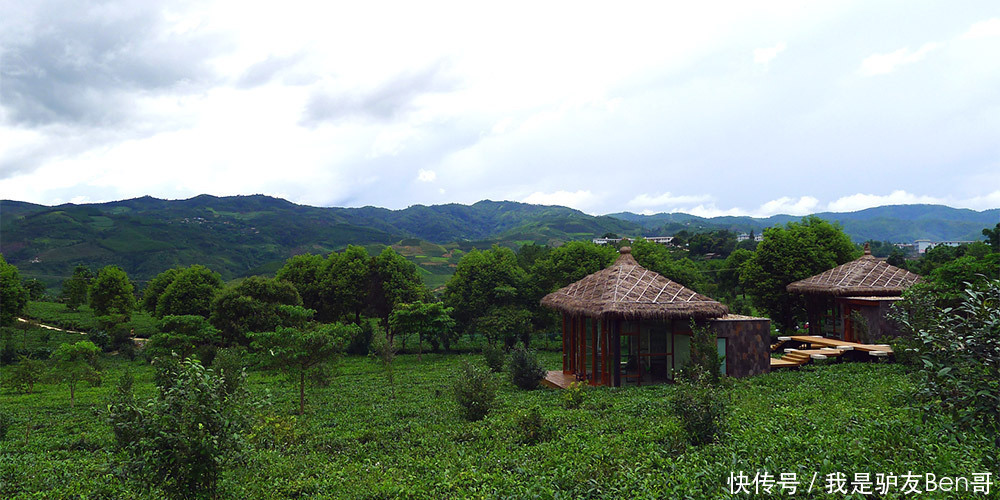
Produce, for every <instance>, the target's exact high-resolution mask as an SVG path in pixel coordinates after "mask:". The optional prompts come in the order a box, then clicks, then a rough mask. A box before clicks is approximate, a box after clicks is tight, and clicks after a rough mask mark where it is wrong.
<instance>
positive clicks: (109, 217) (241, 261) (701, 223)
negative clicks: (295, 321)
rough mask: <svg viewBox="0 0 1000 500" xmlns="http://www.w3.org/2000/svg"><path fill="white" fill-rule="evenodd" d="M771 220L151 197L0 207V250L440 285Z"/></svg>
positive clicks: (34, 272)
mask: <svg viewBox="0 0 1000 500" xmlns="http://www.w3.org/2000/svg"><path fill="white" fill-rule="evenodd" d="M816 215H818V216H820V217H822V218H824V219H827V220H831V221H836V222H839V223H840V224H841V225H842V226H843V228H844V230H845V232H846V233H847V234H848V235H850V236H851V238H852V239H853V240H854V241H856V242H861V241H866V240H869V239H873V240H878V241H885V240H887V241H893V242H898V241H905V242H912V241H913V240H915V239H919V238H926V239H930V240H934V241H942V240H978V239H981V238H982V236H981V231H982V229H983V228H985V227H992V226H993V225H995V224H996V223H997V222H998V221H1000V209H994V210H987V211H983V212H976V211H973V210H965V209H954V208H950V207H946V206H940V205H899V206H886V207H877V208H870V209H867V210H861V211H858V212H851V213H822V214H816ZM799 219H800V217H793V216H788V215H777V216H774V217H768V218H764V219H755V218H751V217H715V218H703V217H697V216H693V215H688V214H681V213H673V214H655V215H638V214H632V213H628V212H625V213H617V214H610V215H605V216H592V215H588V214H585V213H583V212H580V211H578V210H574V209H571V208H566V207H559V206H543V205H531V204H526V203H518V202H510V201H499V202H498V201H488V200H487V201H480V202H478V203H475V204H472V205H461V204H447V205H432V206H424V205H415V206H412V207H409V208H406V209H402V210H389V209H385V208H377V207H361V208H337V207H334V208H319V207H311V206H305V205H297V204H295V203H292V202H289V201H287V200H283V199H279V198H273V197H269V196H264V195H252V196H229V197H215V196H210V195H200V196H196V197H194V198H190V199H186V200H162V199H157V198H152V197H149V196H146V197H142V198H135V199H130V200H122V201H114V202H108V203H95V204H81V205H75V204H63V205H58V206H45V205H36V204H32V203H26V202H19V201H8V200H3V201H0V252H2V253H3V255H4V257H5V258H6V259H7V260H8V261H9V262H10V263H12V264H14V265H16V266H18V267H19V268H20V269H21V272H22V274H23V275H25V276H28V277H34V278H37V279H39V280H41V281H42V282H43V283H45V284H46V285H47V286H49V287H57V286H58V284H59V283H61V282H62V280H63V279H65V277H67V276H69V275H70V274H71V273H72V269H73V267H74V266H76V265H77V264H85V265H88V266H90V267H91V268H93V269H96V268H99V267H102V266H104V265H108V264H116V265H119V266H121V267H122V268H124V269H125V270H126V271H127V272H128V273H129V276H131V277H132V278H133V279H135V280H136V281H138V282H140V286H141V284H142V282H144V281H146V280H149V279H150V278H152V277H153V276H155V275H156V274H157V273H159V272H162V271H163V270H165V269H168V268H171V267H176V266H182V265H190V264H203V265H205V266H208V267H209V268H211V269H213V270H215V271H217V272H219V273H220V274H222V276H223V278H225V279H227V280H228V279H234V278H238V277H241V276H248V275H253V274H266V273H273V272H274V271H275V270H277V269H278V268H279V267H280V266H281V265H282V264H283V263H284V261H285V260H286V259H287V258H288V257H290V256H292V255H296V254H300V253H307V252H308V253H319V254H326V253H329V252H331V251H336V250H339V249H342V248H344V247H346V246H347V245H348V244H357V245H362V246H365V247H366V248H368V250H369V252H372V253H374V252H378V251H380V250H381V248H384V247H385V246H387V245H388V246H392V247H393V248H395V249H396V250H397V251H399V252H400V253H402V254H403V255H404V256H406V257H407V258H408V259H410V260H411V261H413V262H414V263H415V264H417V266H418V267H419V269H420V271H421V273H422V274H423V275H424V278H425V281H427V282H428V284H430V285H431V286H440V285H441V284H443V283H444V281H445V280H446V279H447V277H448V276H450V275H451V274H452V270H453V268H454V265H455V264H456V263H457V261H458V259H460V258H461V256H462V255H463V254H464V252H467V251H469V250H470V249H472V248H488V247H489V246H491V245H493V244H500V245H505V246H510V247H517V246H519V245H521V244H524V243H528V242H534V243H539V244H549V245H559V244H562V243H564V242H566V241H572V240H586V239H590V238H594V237H597V236H601V235H603V234H606V233H615V234H619V235H628V236H639V235H647V236H648V235H670V234H673V233H675V232H677V231H680V230H682V229H687V230H689V231H701V230H713V229H728V230H732V231H736V232H742V231H747V232H749V231H751V230H753V231H756V232H757V233H760V232H761V230H763V229H764V228H766V227H770V226H774V225H777V224H784V223H786V222H788V221H792V220H799Z"/></svg>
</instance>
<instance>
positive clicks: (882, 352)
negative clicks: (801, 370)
mask: <svg viewBox="0 0 1000 500" xmlns="http://www.w3.org/2000/svg"><path fill="white" fill-rule="evenodd" d="M778 341H779V342H778V343H777V344H774V345H773V346H772V348H773V349H775V350H777V349H780V348H783V347H784V346H785V345H791V346H794V347H787V348H785V355H784V356H782V357H781V358H780V359H778V358H771V369H772V370H774V369H777V368H793V367H799V366H802V365H804V364H806V363H809V362H811V361H812V360H814V359H829V358H840V357H842V356H848V357H849V358H852V359H855V360H858V359H861V356H862V355H859V354H853V355H852V354H849V353H866V354H867V355H868V356H872V357H875V358H886V357H889V356H892V347H891V346H888V345H885V344H859V343H857V342H846V341H843V340H837V339H828V338H825V337H820V336H815V335H792V336H790V337H778Z"/></svg>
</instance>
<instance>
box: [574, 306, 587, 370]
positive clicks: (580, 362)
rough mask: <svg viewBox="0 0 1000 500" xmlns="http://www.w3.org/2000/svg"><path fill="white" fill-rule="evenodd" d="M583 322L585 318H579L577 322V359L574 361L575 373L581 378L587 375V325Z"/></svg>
mask: <svg viewBox="0 0 1000 500" xmlns="http://www.w3.org/2000/svg"><path fill="white" fill-rule="evenodd" d="M584 321H586V318H584V317H583V316H580V318H579V319H578V320H577V328H578V329H579V331H578V333H579V336H578V337H577V342H578V343H579V346H578V348H577V355H578V356H579V358H577V360H576V362H577V365H576V367H577V369H576V371H577V373H578V374H579V375H580V376H582V377H585V376H586V375H587V325H585V324H584Z"/></svg>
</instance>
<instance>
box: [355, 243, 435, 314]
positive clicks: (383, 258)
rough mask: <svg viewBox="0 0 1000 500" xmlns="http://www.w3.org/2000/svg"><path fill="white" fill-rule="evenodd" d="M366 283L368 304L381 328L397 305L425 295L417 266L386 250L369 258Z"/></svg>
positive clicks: (417, 299) (424, 288)
mask: <svg viewBox="0 0 1000 500" xmlns="http://www.w3.org/2000/svg"><path fill="white" fill-rule="evenodd" d="M369 281H370V288H369V300H368V304H369V307H370V309H371V312H372V313H373V314H374V315H375V316H376V317H378V318H381V319H382V324H383V326H384V325H388V322H389V316H390V314H391V313H392V312H393V311H394V310H395V309H396V308H397V307H398V306H399V305H400V304H407V303H412V302H417V301H419V300H421V299H423V298H424V297H425V296H426V295H427V290H426V287H425V286H424V283H423V281H422V280H421V279H420V275H419V274H418V273H417V266H416V265H414V264H413V263H412V262H410V261H408V260H406V258H405V257H403V256H402V255H400V254H398V253H396V251H395V250H393V249H392V248H389V247H386V249H385V250H382V253H380V254H378V255H377V256H376V257H375V258H374V259H372V261H371V273H370V275H369Z"/></svg>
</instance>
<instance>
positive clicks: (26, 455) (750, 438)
mask: <svg viewBox="0 0 1000 500" xmlns="http://www.w3.org/2000/svg"><path fill="white" fill-rule="evenodd" d="M542 357H543V359H544V361H545V363H546V365H548V367H549V368H550V369H553V368H557V366H558V363H559V354H558V353H543V354H542ZM466 361H469V362H473V363H481V362H482V361H481V358H480V357H479V356H478V355H473V354H461V355H456V354H450V355H449V354H425V355H424V357H423V360H422V361H418V360H417V357H416V356H415V355H404V356H400V357H399V358H398V359H397V361H396V373H397V376H396V391H395V392H396V398H395V399H393V398H392V397H391V396H390V389H389V387H388V386H387V384H386V379H385V376H384V374H383V372H382V371H381V369H380V367H379V366H378V365H376V364H375V363H374V362H372V361H371V360H369V359H366V358H362V357H349V358H345V359H343V360H342V361H341V362H340V363H339V365H338V369H337V371H336V374H335V376H334V378H333V380H332V383H331V384H330V385H329V386H328V387H315V388H312V389H310V392H309V393H308V396H309V401H308V406H307V414H306V415H305V416H304V417H302V418H297V417H294V416H292V413H293V411H294V410H295V408H296V403H295V393H294V390H293V388H292V386H291V385H289V384H288V382H287V381H286V379H285V378H283V377H281V376H277V375H272V374H270V373H265V372H257V371H253V372H251V374H250V379H249V380H250V387H251V390H252V392H253V393H254V394H255V395H257V397H260V398H264V399H268V400H269V401H270V402H271V406H270V408H271V409H270V410H269V414H270V415H271V416H272V421H271V422H272V423H274V422H278V423H280V424H281V425H279V426H278V427H281V426H282V425H283V426H285V427H283V429H284V430H279V431H275V430H273V429H272V428H271V427H270V426H260V427H258V428H257V429H254V431H253V432H254V433H255V435H254V437H253V438H250V439H248V442H249V443H250V445H249V447H248V448H247V452H248V453H247V454H246V460H245V461H244V463H243V464H242V465H240V466H237V467H234V468H231V469H229V470H227V472H226V473H225V474H224V476H223V478H222V483H221V488H222V491H223V496H224V497H226V498H298V497H310V498H428V499H439V498H725V497H727V496H728V495H727V493H726V491H727V487H726V483H725V481H726V478H728V476H729V474H730V472H739V471H749V472H750V475H751V476H752V475H753V473H754V472H755V471H759V470H767V471H768V472H770V473H772V474H779V473H796V474H797V475H798V478H800V480H801V481H803V482H804V483H805V484H803V485H801V488H802V490H803V491H804V489H805V488H806V486H807V485H808V482H809V478H811V477H812V476H813V474H818V475H819V476H818V477H819V478H820V482H822V481H823V479H822V478H824V477H825V476H826V474H831V473H836V472H842V473H844V474H847V475H848V476H851V475H853V474H854V473H859V472H860V473H864V472H870V473H871V474H872V477H874V475H875V473H896V474H901V473H905V472H907V471H914V472H918V473H921V474H923V473H934V474H937V475H938V476H945V475H946V476H965V477H970V476H971V474H972V473H977V472H986V471H987V470H988V469H987V468H986V465H984V464H985V460H987V459H986V454H987V452H988V450H990V449H991V448H990V443H987V442H985V440H984V439H982V438H979V437H977V436H974V435H959V436H953V435H951V434H948V433H947V432H945V431H944V430H943V429H944V428H945V426H946V424H947V422H942V421H936V420H931V421H928V422H923V421H922V415H920V414H919V413H917V412H916V411H914V410H911V409H908V408H907V407H906V401H907V400H908V396H907V392H908V391H909V390H910V389H911V385H910V382H909V378H908V376H907V375H906V374H905V373H904V369H903V367H901V366H900V365H894V364H848V363H844V364H835V365H827V366H817V367H815V368H810V369H804V370H801V371H798V372H781V373H773V374H768V375H762V376H757V377H753V378H750V379H743V380H733V381H729V382H727V383H726V384H725V385H724V388H723V389H722V397H723V399H724V400H726V401H727V402H728V405H729V407H730V411H729V412H728V414H727V416H726V427H727V430H726V431H725V433H724V434H723V435H722V436H721V438H720V439H718V440H717V441H716V442H715V443H712V444H708V445H704V446H700V447H696V446H691V445H689V444H687V440H686V437H685V435H684V432H683V431H682V430H681V429H682V428H681V426H680V424H679V422H678V420H677V418H676V417H675V416H674V415H673V414H672V412H671V410H670V407H669V405H668V401H669V399H670V398H671V396H672V395H674V394H675V393H677V392H678V391H683V390H686V387H685V386H683V385H665V386H653V387H641V388H625V389H610V388H593V389H590V390H588V392H587V395H586V399H585V401H584V403H583V404H582V406H581V407H580V408H578V409H564V408H563V407H562V404H561V401H562V399H561V396H562V393H561V391H556V390H551V389H540V390H535V391H521V390H517V389H515V388H514V387H513V386H512V385H511V384H510V383H509V382H507V381H506V379H504V378H503V376H502V375H496V377H497V378H498V379H503V381H502V385H501V389H500V394H499V404H498V406H497V407H496V408H495V409H494V410H493V411H492V412H491V413H490V414H489V415H488V416H487V418H486V419H485V420H483V421H480V422H474V423H470V422H466V421H464V420H462V419H461V418H460V417H459V416H458V413H457V411H456V405H455V403H454V402H453V401H452V399H451V394H450V386H451V383H452V380H453V378H454V376H455V373H456V371H457V370H458V368H459V367H460V365H461V364H462V363H463V362H466ZM105 365H106V369H105V372H104V377H103V379H104V383H103V385H102V386H100V387H90V386H86V385H85V386H84V387H83V388H82V389H78V392H77V404H76V407H75V408H73V409H71V408H69V406H68V402H69V391H68V389H67V388H65V387H64V386H61V385H58V386H57V385H51V384H41V385H40V386H38V387H36V393H35V394H30V395H26V394H17V393H13V392H11V390H10V389H9V388H4V389H3V390H2V391H0V403H2V404H0V406H2V407H3V408H4V409H5V410H6V411H9V412H12V413H13V414H14V418H15V423H14V425H13V426H12V427H11V429H10V432H9V433H8V436H7V438H6V440H5V441H3V442H2V452H0V497H3V498H68V497H80V498H83V497H86V498H160V497H161V492H159V491H143V490H142V489H141V488H140V487H139V485H138V484H137V483H134V482H132V481H131V480H129V479H128V478H127V477H126V474H125V473H124V471H123V469H122V468H121V467H120V466H119V463H120V461H121V460H120V459H121V458H122V457H121V456H119V455H118V454H117V452H116V451H114V449H113V446H112V434H111V431H110V428H109V426H108V424H106V423H105V421H104V411H105V405H106V402H107V399H108V397H109V394H110V392H111V390H112V388H113V386H114V381H115V380H116V379H117V378H118V376H119V375H120V374H121V373H122V372H123V371H124V370H126V369H128V370H131V371H132V372H133V374H135V376H136V392H137V393H138V395H140V396H148V395H151V394H152V393H153V391H154V388H153V386H152V373H153V371H152V368H151V367H150V366H149V365H148V364H147V363H145V362H142V361H135V362H126V361H124V360H120V359H115V357H111V358H108V359H107V360H106V361H105ZM5 369H6V368H5ZM536 405H537V406H538V407H539V408H540V409H541V413H542V415H543V416H544V419H545V421H546V425H547V426H548V427H549V428H550V429H551V431H552V434H551V438H550V439H548V440H547V441H543V442H540V443H537V444H527V443H524V442H522V441H523V439H522V433H521V430H520V429H519V427H518V425H517V424H516V420H515V419H516V417H517V415H519V414H521V413H523V412H525V411H527V410H528V409H530V408H532V407H534V406H536ZM261 418H263V414H261ZM274 419H277V420H274ZM29 427H30V429H31V430H30V432H29V431H28V429H29ZM255 443H256V444H255ZM814 493H815V491H814ZM797 497H798V496H797ZM802 497H805V495H802ZM812 497H813V498H824V497H831V498H844V496H843V495H833V496H828V495H825V494H815V495H814V496H812ZM883 498H901V497H893V496H891V495H890V496H887V497H883ZM921 498H938V497H935V496H934V495H927V496H922V497H921Z"/></svg>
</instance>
